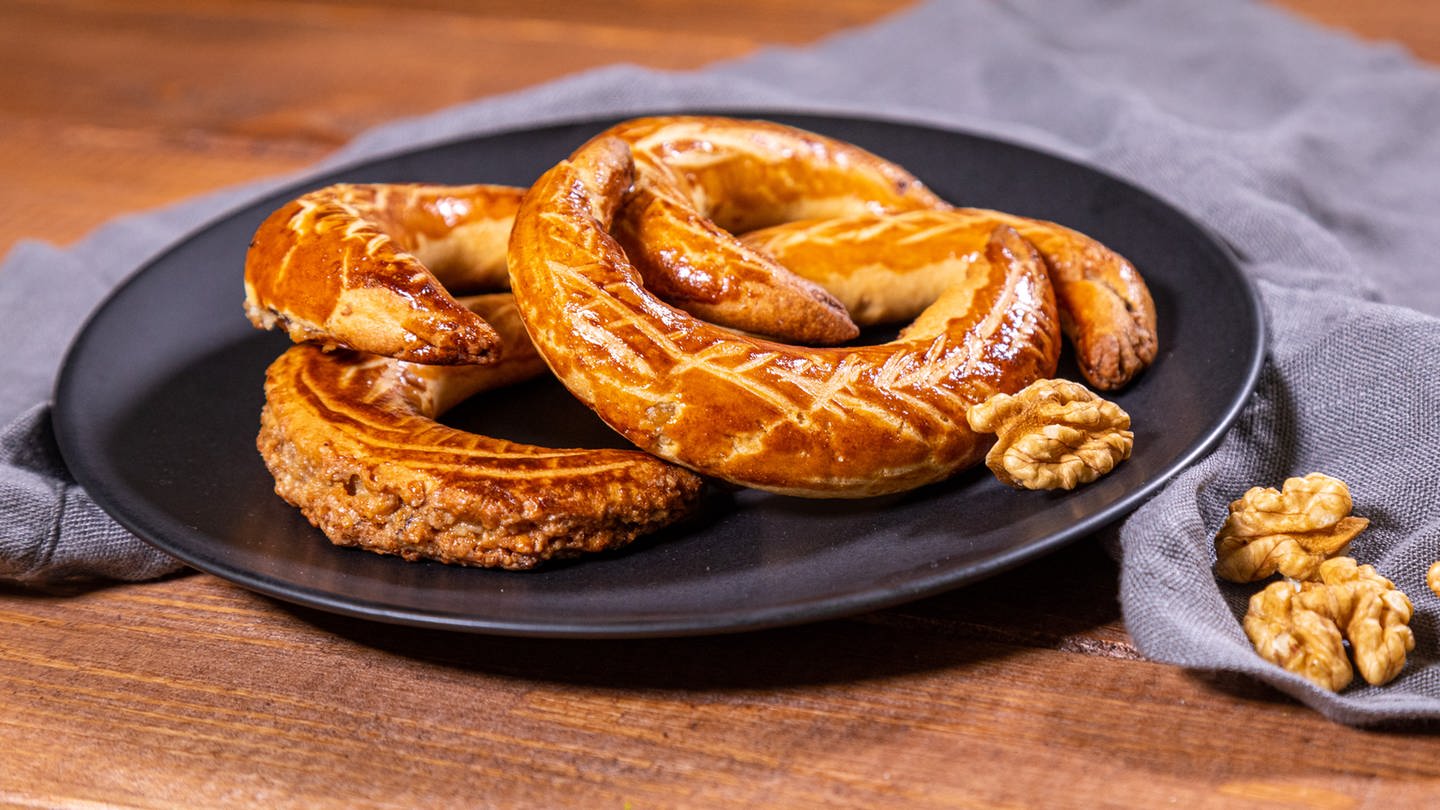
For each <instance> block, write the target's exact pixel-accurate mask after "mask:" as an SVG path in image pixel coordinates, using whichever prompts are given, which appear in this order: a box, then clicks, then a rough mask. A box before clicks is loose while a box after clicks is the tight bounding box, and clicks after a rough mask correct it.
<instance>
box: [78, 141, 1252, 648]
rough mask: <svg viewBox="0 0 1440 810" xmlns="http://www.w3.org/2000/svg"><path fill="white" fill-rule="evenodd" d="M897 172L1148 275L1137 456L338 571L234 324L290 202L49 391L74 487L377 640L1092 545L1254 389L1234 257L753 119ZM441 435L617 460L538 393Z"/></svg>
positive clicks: (259, 212) (536, 627)
mask: <svg viewBox="0 0 1440 810" xmlns="http://www.w3.org/2000/svg"><path fill="white" fill-rule="evenodd" d="M764 117H766V118H770V119H772V120H779V121H783V122H786V123H792V124H795V125H797V126H801V127H804V128H807V129H811V130H815V131H818V132H822V133H826V134H829V135H833V136H836V137H839V138H842V139H845V140H849V141H852V142H854V143H856V144H859V145H860V146H863V147H866V148H868V149H870V150H872V151H874V152H877V153H879V154H881V155H884V156H886V157H888V158H890V159H892V160H895V161H897V162H899V163H900V164H901V165H904V166H906V167H907V168H909V169H910V170H911V171H913V172H914V173H916V174H917V175H919V176H920V177H921V179H923V180H924V181H926V182H927V183H928V184H929V185H930V186H931V187H932V188H933V189H934V190H935V191H936V192H938V193H939V194H940V195H941V196H943V197H945V198H947V199H950V200H952V201H955V202H958V203H961V204H965V205H972V206H982V207H990V208H998V209H1002V210H1006V211H1010V212H1013V213H1018V214H1026V215H1030V216H1035V217H1041V218H1045V219H1051V220H1055V221H1058V222H1061V223H1064V224H1066V225H1069V226H1071V227H1073V228H1077V229H1079V230H1081V231H1084V232H1086V233H1089V234H1091V235H1092V236H1094V237H1096V238H1098V239H1100V240H1101V241H1102V242H1105V243H1107V244H1108V245H1110V246H1111V247H1113V248H1115V249H1116V250H1118V251H1119V252H1121V253H1122V254H1124V255H1126V256H1127V257H1129V258H1130V259H1131V260H1132V261H1133V262H1134V263H1135V264H1136V265H1137V266H1138V267H1139V268H1140V269H1141V271H1142V272H1143V273H1144V274H1145V277H1146V279H1147V280H1148V282H1149V284H1150V286H1151V290H1152V292H1153V294H1154V296H1155V300H1156V304H1157V306H1158V308H1159V315H1160V325H1161V333H1160V340H1161V347H1162V348H1161V354H1160V357H1159V359H1158V360H1157V361H1156V363H1155V365H1154V366H1153V367H1152V368H1151V369H1150V370H1149V371H1147V372H1146V373H1145V374H1144V375H1143V376H1142V377H1141V378H1140V379H1139V380H1138V381H1137V382H1136V383H1134V384H1133V385H1132V386H1130V387H1129V388H1128V389H1126V390H1125V391H1124V392H1122V393H1121V394H1119V395H1118V396H1117V397H1116V399H1117V400H1118V401H1119V402H1120V404H1121V405H1122V406H1123V407H1124V408H1125V409H1126V410H1128V411H1129V412H1130V414H1131V416H1132V418H1133V421H1134V429H1135V452H1134V455H1133V457H1132V458H1131V459H1130V460H1129V461H1128V462H1126V463H1124V464H1122V465H1121V466H1120V467H1119V468H1118V469H1117V470H1116V471H1115V472H1114V473H1113V474H1111V475H1110V476H1108V477H1106V478H1103V479H1101V480H1100V481H1099V482H1097V483H1095V484H1093V485H1091V486H1088V487H1084V488H1082V489H1080V490H1078V491H1076V492H1072V493H1058V494H1057V493H1025V492H1015V491H1012V490H1010V489H1007V488H1005V487H1003V486H1001V485H1000V484H998V483H997V482H995V481H994V480H993V479H992V478H991V477H990V475H989V474H988V473H987V472H985V471H984V470H978V471H972V472H969V473H965V474H962V475H960V476H958V477H957V478H955V479H953V480H951V481H948V482H946V483H944V484H941V485H936V486H932V487H929V488H927V489H924V490H921V491H917V492H913V493H909V494H906V495H903V496H897V497H888V498H882V499H875V500H867V501H862V502H852V501H808V500H801V499H794V498H786V497H780V496H774V495H769V494H764V493H759V492H754V491H738V492H734V491H717V492H714V493H713V494H712V495H711V496H710V497H709V499H708V500H707V501H706V503H705V507H704V509H703V510H702V512H701V514H699V515H698V516H697V517H696V518H695V519H693V520H691V521H689V522H688V523H686V524H684V525H682V526H677V527H674V528H673V529H671V530H667V531H665V532H663V533H662V534H660V535H657V536H655V537H652V538H650V539H648V540H644V541H642V542H640V543H638V544H637V545H635V546H633V547H631V548H629V549H626V550H624V551H621V552H617V553H614V554H610V555H606V556H601V557H597V558H592V559H588V560H584V561H581V562H573V563H565V564H559V565H553V566H551V567H548V568H545V569H543V570H540V571H534V572H528V573H516V572H504V571H488V570H476V569H467V568H459V567H450V566H444V565H439V564H433V563H406V562H403V561H401V560H399V559H396V558H392V557H381V556H377V555H373V554H370V553H367V552H363V551H356V550H350V549H340V548H336V547H334V546H332V545H330V543H329V542H328V541H326V539H325V538H324V537H323V536H322V535H321V534H320V533H319V532H318V531H316V530H315V529H313V528H311V527H310V525H309V524H308V523H307V522H306V521H305V520H304V519H303V518H302V517H301V516H300V514H299V513H298V511H296V510H295V509H293V508H291V507H290V506H288V505H287V504H285V503H284V502H282V501H281V500H280V499H279V498H278V497H277V496H276V495H275V494H274V492H273V490H272V482H271V479H270V476H269V474H268V473H267V472H266V470H265V467H264V465H263V464H262V463H261V460H260V458H259V455H258V454H257V453H256V451H255V446H254V439H255V434H256V430H257V427H258V420H259V412H260V406H261V402H262V393H261V381H262V380H263V378H264V371H265V367H266V366H267V365H268V364H269V363H270V361H271V360H272V359H274V358H275V357H276V356H277V355H279V354H280V352H281V351H283V350H284V349H285V347H286V345H287V343H286V339H285V338H284V337H283V336H280V335H277V334H274V333H260V332H257V331H256V330H254V329H253V328H251V326H250V324H249V323H248V322H247V321H246V320H245V318H244V316H243V314H242V311H241V305H240V302H241V298H242V295H243V291H242V286H241V275H242V266H243V262H244V256H245V248H246V244H247V242H248V241H249V239H250V236H251V234H252V233H253V232H254V230H255V228H256V227H257V226H258V225H259V223H260V221H261V220H262V219H263V218H264V217H265V215H266V214H268V213H269V212H270V211H272V210H274V209H275V208H277V207H279V206H280V205H281V204H282V203H284V202H285V201H286V200H288V199H290V198H292V197H294V196H297V195H298V194H299V193H301V192H302V191H303V190H305V189H304V188H299V187H297V188H291V189H287V190H285V191H284V192H281V193H278V194H276V195H275V196H273V197H271V198H269V199H265V200H262V201H260V202H258V203H256V204H255V205H252V206H250V207H247V208H244V209H243V210H240V211H236V212H233V213H232V214H230V215H228V216H226V217H224V218H222V219H221V220H219V221H218V222H215V223H213V224H211V225H210V226H208V227H206V228H204V229H203V230H201V231H199V232H197V233H195V234H193V235H191V236H189V237H188V238H186V239H184V240H183V241H181V242H179V243H178V244H176V245H175V246H174V247H173V248H172V249H171V250H169V251H168V252H167V253H165V254H164V255H162V256H161V257H160V258H158V259H157V260H155V261H154V262H153V263H152V264H150V265H148V266H147V267H145V268H144V269H143V270H141V271H140V272H139V273H138V274H136V275H135V276H134V277H133V278H132V279H130V280H129V281H128V282H127V283H126V284H125V285H124V286H122V287H121V288H120V289H119V290H118V291H116V293H115V294H114V295H113V296H112V297H111V298H110V300H109V301H108V302H107V303H106V304H105V305H104V306H103V307H101V309H100V310H99V311H98V312H97V313H96V314H95V315H94V316H93V317H92V319H91V320H90V322H89V324H88V325H87V326H86V328H85V329H84V331H83V332H82V333H81V334H80V336H79V337H78V338H77V340H76V341H75V344H74V345H73V346H72V347H71V350H70V354H69V356H68V357H67V359H66V362H65V365H64V368H63V370H62V372H61V376H60V379H59V382H58V386H57V389H56V407H55V412H54V419H55V428H56V432H57V434H58V436H59V440H60V446H61V449H62V451H63V453H64V456H65V459H66V461H67V463H68V464H69V465H70V469H71V470H72V471H73V473H74V475H75V477H76V478H77V479H78V480H79V482H80V483H81V484H82V485H84V487H85V488H86V489H87V490H88V491H89V492H90V494H91V495H92V496H93V497H94V498H95V500H96V501H97V502H98V503H99V504H100V505H101V506H102V507H103V508H105V509H106V510H107V511H108V512H109V513H110V514H111V515H113V516H114V517H115V518H116V519H117V520H118V521H120V522H121V523H122V524H124V525H125V526H126V527H128V528H129V529H130V530H132V531H133V532H135V534H137V535H139V536H140V537H142V538H144V539H145V540H147V541H149V542H150V543H153V544H154V545H155V546H157V547H159V548H161V549H163V550H164V551H166V552H168V553H170V554H172V555H174V556H176V557H178V558H180V559H181V560H184V561H185V562H187V563H189V564H190V565H192V566H194V567H196V568H198V569H201V570H203V571H208V572H210V573H212V574H216V575H218V576H221V577H224V578H226V579H228V580H231V581H233V582H236V583H238V584H240V585H243V586H245V587H248V588H253V589H254V590H257V591H260V592H262V593H265V594H269V595H271V596H275V597H279V598H281V599H285V600H290V601H293V602H297V603H300V604H304V605H309V606H312V607H317V608H321V609H324V610H331V611H337V612H340V613H345V614H350V615H355V616H363V617H368V618H372V619H379V620H384V621H391V622H401V623H408V624H414V625H425V626H432V627H445V628H456V629H464V630H472V631H481V632H493V633H506V634H517V635H534V636H593V637H607V636H608V637H620V636H657V635H681V634H696V633H710V632H721V631H733V630H743V629H752V628H760V627H770V626H776V625H781V624H792V623H798V622H803V621H811V620H816V619H822V618H829V617H834V616H839V615H843V614H848V613H855V612H859V611H864V610H869V609H873V608H877V607H881V606H885V605H891V604H895V603H898V602H901V601H904V600H909V599H914V598H917V597H920V596H924V595H927V594H932V593H936V592H938V591H941V590H944V589H948V588H953V587H955V586H957V585H961V584H963V583H966V582H970V581H973V580H975V579H977V578H980V577H984V576H987V575H990V574H993V573H996V572H997V571H1000V570H1002V569H1005V568H1007V567H1010V566H1014V565H1016V564H1018V563H1020V562H1022V561H1024V560H1027V559H1030V558H1032V557H1035V556H1036V555H1039V554H1042V553H1044V552H1046V551H1049V550H1051V549H1054V548H1056V547H1058V546H1059V545H1061V544H1063V543H1066V542H1068V541H1071V540H1073V539H1075V538H1078V537H1081V536H1084V535H1085V534H1087V533H1090V532H1093V531H1095V530H1096V529H1099V528H1101V527H1102V526H1104V525H1105V524H1107V523H1110V522H1112V521H1114V520H1116V519H1117V518H1119V517H1121V516H1122V515H1124V514H1125V513H1126V512H1128V511H1129V510H1131V509H1133V508H1135V507H1136V506H1137V505H1139V504H1140V503H1141V502H1142V501H1143V500H1144V499H1145V498H1146V497H1147V496H1149V495H1150V494H1151V493H1153V492H1154V491H1155V490H1156V488H1157V487H1159V486H1160V485H1161V484H1162V483H1163V482H1164V481H1165V480H1166V479H1167V478H1169V477H1170V476H1172V475H1174V474H1175V473H1176V472H1178V471H1179V470H1180V469H1182V468H1183V467H1184V466H1185V465H1186V464H1188V463H1190V462H1191V461H1193V460H1194V459H1196V458H1197V457H1198V456H1199V455H1200V454H1202V453H1203V452H1205V451H1206V450H1207V449H1209V448H1210V447H1211V446H1212V445H1213V444H1214V443H1215V442H1216V441H1218V439H1219V437H1220V436H1221V434H1222V433H1223V432H1224V430H1225V429H1226V427H1228V425H1229V424H1230V422H1231V421H1232V420H1233V419H1234V418H1235V416H1236V414H1237V413H1238V411H1239V409H1240V408H1241V406H1242V405H1243V404H1244V402H1245V400H1246V398H1247V397H1248V396H1249V393H1250V391H1251V389H1252V387H1253V386H1254V383H1255V379H1256V376H1257V374H1258V371H1259V367H1260V358H1261V354H1262V346H1263V326H1262V320H1261V316H1260V310H1259V306H1258V303H1257V300H1256V298H1255V295H1254V292H1253V290H1252V289H1251V287H1250V285H1249V284H1248V283H1247V281H1246V280H1245V279H1244V278H1243V277H1242V275H1241V273H1240V272H1239V270H1238V268H1237V267H1236V266H1235V263H1234V261H1233V260H1232V259H1231V257H1230V256H1229V254H1228V253H1227V252H1226V251H1225V250H1224V249H1223V248H1222V247H1221V246H1220V245H1218V244H1217V242H1216V241H1215V240H1214V239H1212V238H1211V237H1210V236H1209V235H1207V234H1206V233H1205V232H1204V231H1203V230H1202V229H1201V228H1200V227H1199V226H1197V225H1196V224H1194V223H1193V222H1191V221H1190V220H1189V219H1188V218H1186V217H1185V216H1184V215H1183V214H1181V213H1179V212H1178V211H1176V210H1175V209H1174V208H1172V207H1170V206H1169V205H1167V204H1165V203H1163V202H1161V201H1160V200H1158V199H1156V198H1155V197H1154V196H1152V195H1150V194H1148V193H1146V192H1144V191H1141V190H1139V189H1137V188H1135V187H1133V186H1130V185H1127V184H1126V183H1123V182H1121V181H1119V180H1117V179H1115V178H1113V177H1110V176H1108V175H1105V174H1103V173H1101V172H1097V171H1095V170H1094V169H1091V168H1087V167H1085V166H1081V165H1077V164H1075V163H1072V162H1070V161H1067V160H1063V159H1060V158H1057V157H1054V156H1050V155H1047V154H1043V153H1040V152H1037V151H1035V150H1033V149H1029V148H1025V147H1021V146H1017V145H1014V144H1010V143H1003V142H999V141H996V140H993V139H989V138H985V137H979V136H976V135H972V134H965V133H958V132H951V131H944V130H939V129H931V128H925V127H920V126H913V125H909V124H901V123H894V122H884V121H876V120H864V119H847V118H835V117H812V116H791V115H773V114H765V115H764ZM608 123H609V122H603V121H602V122H595V121H590V122H583V123H576V124H572V125H565V126H556V127H548V128H545V129H536V130H527V131H522V132H510V133H505V134H500V135H495V136H489V137H482V138H475V139H472V140H465V141H460V142H456V143H451V144H447V145H443V146H439V147H435V148H427V149H424V150H420V151H415V152H411V153H406V154H400V155H395V156H391V157H386V158H384V159H380V160H374V161H370V162H366V163H362V164H359V165H356V166H353V167H350V168H348V169H345V170H342V171H338V172H336V173H334V174H332V175H330V176H326V177H323V178H319V179H316V180H315V181H313V182H311V183H309V184H307V185H306V186H305V188H312V187H318V186H321V185H325V184H328V183H332V182H337V181H341V180H345V181H356V182H403V181H423V182H439V183H467V182H492V183H512V184H516V185H525V184H528V183H530V182H531V181H533V180H534V179H535V178H536V177H538V176H539V175H540V173H541V172H543V171H544V170H545V169H547V168H548V167H549V166H551V165H553V164H554V163H555V162H556V161H558V160H559V159H560V158H562V157H563V156H565V155H566V154H568V153H569V152H570V150H571V149H573V148H574V147H576V146H578V145H579V144H580V143H581V142H582V141H584V140H585V139H586V138H588V137H590V136H591V135H593V134H594V133H596V132H598V131H599V130H600V129H601V128H602V127H604V126H605V125H607V124H608ZM447 421H450V422H452V423H453V424H457V425H459V426H462V427H464V426H467V425H480V424H482V423H483V425H484V430H485V431H486V432H488V433H490V434H492V435H499V436H505V437H507V438H513V439H517V440H522V441H530V442H533V443H540V444H547V443H548V444H563V445H569V446H574V445H575V444H576V443H582V442H594V443H614V441H615V438H614V436H613V434H610V433H609V431H608V430H607V429H606V428H605V427H604V426H603V425H602V424H600V423H599V421H598V420H597V419H595V418H594V417H593V416H591V415H590V414H589V412H588V411H586V410H584V408H583V407H581V406H579V405H576V404H574V403H573V401H572V400H570V398H569V397H568V395H566V394H565V393H564V392H563V390H562V389H560V388H559V386H558V385H557V384H554V383H538V384H532V385H529V386H525V387H522V388H520V389H517V390H515V391H513V392H506V393H504V394H501V395H496V396H495V397H494V398H493V399H492V400H491V401H489V402H487V403H476V404H475V405H472V406H469V407H465V408H462V409H461V410H460V411H459V412H458V413H456V414H454V415H453V417H450V418H449V419H447Z"/></svg>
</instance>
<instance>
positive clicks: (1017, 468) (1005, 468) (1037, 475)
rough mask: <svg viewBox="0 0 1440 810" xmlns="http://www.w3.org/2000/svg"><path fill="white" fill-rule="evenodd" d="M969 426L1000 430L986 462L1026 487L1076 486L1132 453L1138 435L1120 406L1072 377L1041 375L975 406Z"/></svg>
mask: <svg viewBox="0 0 1440 810" xmlns="http://www.w3.org/2000/svg"><path fill="white" fill-rule="evenodd" d="M966 417H967V419H968V421H969V422H970V429H971V430H974V431H976V432H979V433H994V434H996V442H995V446H994V447H992V448H990V452H989V453H988V454H987V455H986V456H985V466H987V467H989V468H990V471H991V472H993V473H995V477H996V478H998V479H1000V480H1001V481H1002V482H1004V483H1006V484H1009V485H1010V486H1012V487H1016V488H1021V489H1074V488H1075V487H1077V486H1079V485H1080V484H1088V483H1090V482H1091V481H1094V480H1095V479H1096V478H1099V477H1100V476H1102V475H1104V474H1105V473H1108V472H1110V471H1111V470H1112V469H1114V468H1115V465H1116V464H1119V463H1120V462H1121V461H1124V460H1125V459H1127V458H1129V457H1130V450H1131V447H1132V446H1133V444H1134V442H1135V434H1134V433H1131V432H1130V416H1129V414H1127V413H1125V411H1123V410H1121V409H1120V406H1119V405H1116V404H1115V403H1113V402H1110V401H1108V400H1105V399H1102V398H1100V397H1098V396H1096V395H1095V394H1093V393H1091V392H1090V390H1089V389H1088V388H1086V387H1085V386H1083V385H1081V384H1079V383H1075V382H1071V381H1069V380H1039V381H1037V382H1034V383H1031V384H1030V385H1029V386H1027V387H1026V388H1024V389H1023V390H1021V391H1020V392H1019V393H1016V394H1014V395H1013V396H1012V395H1007V394H996V395H994V396H992V397H990V398H989V399H987V400H985V401H984V402H981V403H978V404H976V405H971V406H970V409H969V411H968V412H967V414H966Z"/></svg>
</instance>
